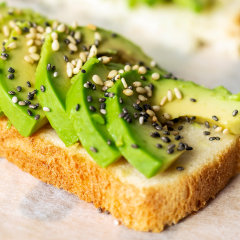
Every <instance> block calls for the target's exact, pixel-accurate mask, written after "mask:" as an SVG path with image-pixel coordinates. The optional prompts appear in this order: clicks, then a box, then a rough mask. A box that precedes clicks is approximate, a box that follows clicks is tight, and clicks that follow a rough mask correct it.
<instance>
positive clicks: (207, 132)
mask: <svg viewBox="0 0 240 240" xmlns="http://www.w3.org/2000/svg"><path fill="white" fill-rule="evenodd" d="M210 134H211V133H210V132H209V131H203V135H206V136H207V135H210Z"/></svg>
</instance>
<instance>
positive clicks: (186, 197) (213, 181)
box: [0, 117, 239, 232]
mask: <svg viewBox="0 0 240 240" xmlns="http://www.w3.org/2000/svg"><path fill="white" fill-rule="evenodd" d="M43 131H44V130H43ZM238 154H239V151H238V147H237V141H236V142H235V143H234V144H233V145H231V146H230V147H229V148H228V149H226V150H225V151H224V152H223V153H222V154H220V155H219V156H218V158H217V159H216V160H215V161H214V162H212V163H211V164H206V165H205V166H204V167H202V168H201V169H200V170H199V171H197V172H195V173H194V174H193V175H190V176H189V175H183V176H182V177H181V178H179V181H177V182H176V181H174V182H171V183H168V184H165V185H156V186H151V187H142V188H139V187H137V186H134V185H132V184H129V183H126V182H122V181H121V180H120V179H119V178H118V177H117V176H115V175H114V174H113V172H112V171H110V170H109V168H105V169H103V168H100V167H99V166H98V165H97V164H95V163H94V162H93V161H92V160H91V159H90V157H89V155H88V154H86V152H85V151H80V152H75V151H70V150H68V149H67V148H62V147H60V146H58V145H56V144H53V143H52V142H50V141H47V140H46V139H43V138H41V136H40V135H39V133H37V134H34V135H33V136H31V137H27V138H26V137H22V136H20V134H19V133H18V132H17V131H16V130H15V128H14V127H11V128H10V129H7V119H6V118H5V117H2V118H0V155H1V156H4V157H6V158H7V159H8V160H9V161H10V162H12V163H14V164H15V165H17V166H18V167H19V168H20V169H22V170H23V171H25V172H28V173H30V174H31V175H33V176H34V177H36V178H38V179H40V180H42V181H44V182H46V183H49V184H52V185H54V186H56V187H58V188H63V189H65V190H67V191H69V192H71V193H73V194H76V195H77V196H78V197H79V198H80V199H83V200H85V201H87V202H92V203H93V204H94V205H95V206H96V207H101V208H102V209H104V210H108V211H109V212H110V213H111V214H112V215H113V216H115V217H116V218H118V219H119V220H120V221H121V222H122V223H123V224H124V225H126V226H128V227H129V228H132V229H135V230H139V231H153V232H160V231H162V230H163V229H164V227H165V226H167V225H172V224H175V223H177V222H178V221H179V220H180V219H182V218H184V217H186V216H187V215H189V214H190V213H192V212H194V211H197V210H199V209H200V208H202V207H204V205H205V204H206V203H207V201H209V200H210V199H211V198H214V197H215V196H216V194H217V193H218V192H219V191H220V190H221V189H222V188H223V187H224V186H225V185H226V184H227V182H228V181H229V180H230V179H231V178H232V177H233V176H234V175H235V174H236V173H237V169H238ZM120 161H124V160H120Z"/></svg>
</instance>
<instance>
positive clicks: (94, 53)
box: [88, 45, 97, 58]
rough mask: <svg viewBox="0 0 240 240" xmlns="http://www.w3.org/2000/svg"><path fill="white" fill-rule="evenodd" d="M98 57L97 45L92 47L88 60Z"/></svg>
mask: <svg viewBox="0 0 240 240" xmlns="http://www.w3.org/2000/svg"><path fill="white" fill-rule="evenodd" d="M96 55H97V48H96V46H95V45H92V46H91V48H90V51H89V55H88V58H92V57H95V56H96Z"/></svg>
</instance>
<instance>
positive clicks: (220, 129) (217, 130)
mask: <svg viewBox="0 0 240 240" xmlns="http://www.w3.org/2000/svg"><path fill="white" fill-rule="evenodd" d="M222 130H223V129H222V127H217V128H215V130H214V131H215V132H222Z"/></svg>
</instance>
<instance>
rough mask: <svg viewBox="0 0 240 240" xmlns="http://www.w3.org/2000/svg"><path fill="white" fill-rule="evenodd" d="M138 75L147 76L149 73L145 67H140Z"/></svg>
mask: <svg viewBox="0 0 240 240" xmlns="http://www.w3.org/2000/svg"><path fill="white" fill-rule="evenodd" d="M138 73H139V74H146V73H147V69H146V67H144V66H141V67H139V68H138Z"/></svg>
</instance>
